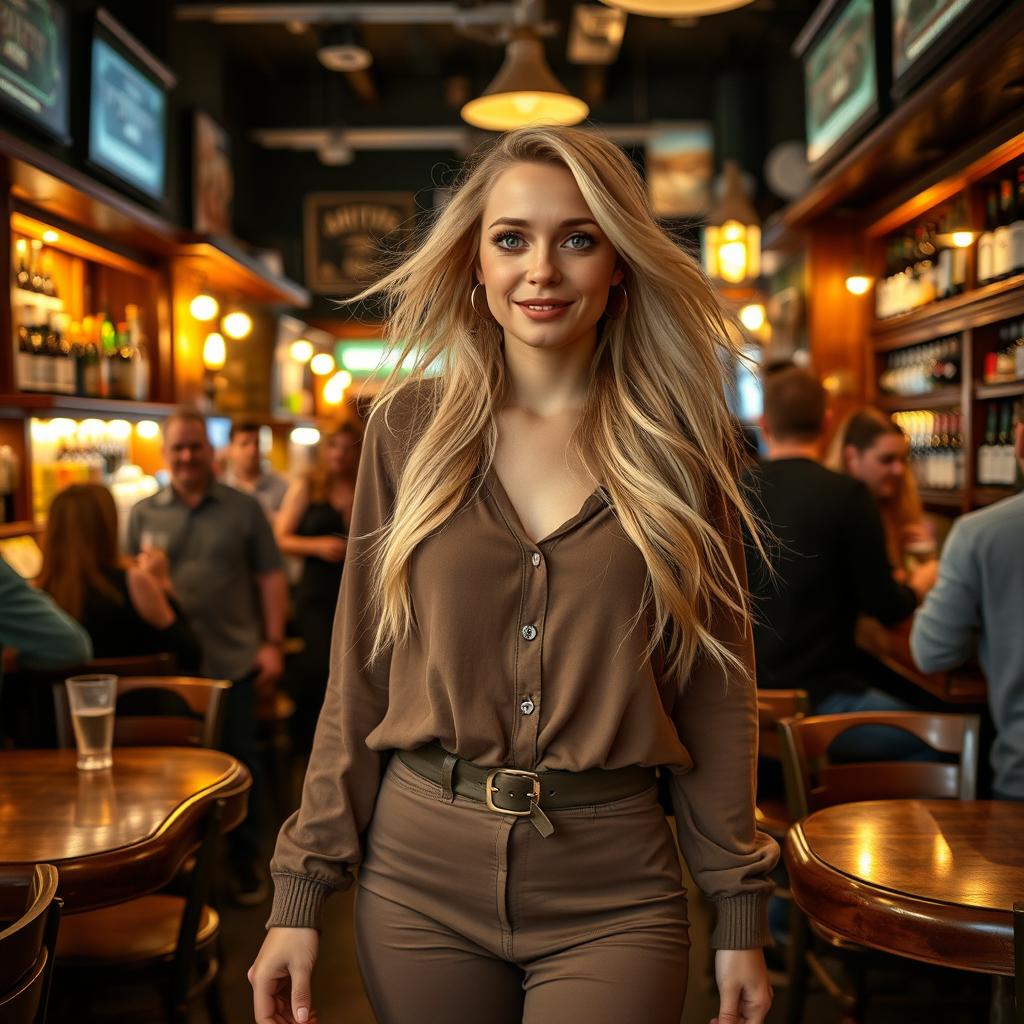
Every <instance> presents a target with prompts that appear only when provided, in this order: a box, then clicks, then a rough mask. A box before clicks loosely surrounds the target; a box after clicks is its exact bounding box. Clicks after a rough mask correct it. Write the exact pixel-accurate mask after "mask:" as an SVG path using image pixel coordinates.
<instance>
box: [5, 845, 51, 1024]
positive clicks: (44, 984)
mask: <svg viewBox="0 0 1024 1024" xmlns="http://www.w3.org/2000/svg"><path fill="white" fill-rule="evenodd" d="M60 906H61V903H60V900H59V899H58V898H57V869H56V868H55V867H53V866H52V865H51V864H37V865H35V867H33V868H30V869H28V870H25V869H20V868H13V867H5V868H0V1024H44V1022H45V1020H46V1011H47V1003H48V1000H49V994H50V976H51V974H52V969H53V951H54V945H55V943H56V939H57V928H58V924H59V921H60ZM6 922H10V923H9V924H6V927H4V924H5V923H6Z"/></svg>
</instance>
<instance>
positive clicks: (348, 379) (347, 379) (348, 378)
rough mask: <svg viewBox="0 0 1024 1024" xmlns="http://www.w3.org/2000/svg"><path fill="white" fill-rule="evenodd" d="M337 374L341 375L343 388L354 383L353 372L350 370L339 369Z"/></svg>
mask: <svg viewBox="0 0 1024 1024" xmlns="http://www.w3.org/2000/svg"><path fill="white" fill-rule="evenodd" d="M335 376H337V377H340V378H341V381H342V384H341V386H342V387H343V388H347V387H348V386H349V384H351V383H352V374H351V373H349V372H348V370H339V371H338V372H337V374H335Z"/></svg>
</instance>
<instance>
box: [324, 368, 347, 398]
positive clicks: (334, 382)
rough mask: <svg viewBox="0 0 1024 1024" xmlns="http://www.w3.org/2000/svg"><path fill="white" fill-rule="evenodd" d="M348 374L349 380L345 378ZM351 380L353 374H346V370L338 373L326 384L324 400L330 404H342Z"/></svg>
mask: <svg viewBox="0 0 1024 1024" xmlns="http://www.w3.org/2000/svg"><path fill="white" fill-rule="evenodd" d="M346 376H348V381H346V380H345V378H346ZM351 382H352V378H351V376H349V375H348V374H346V373H345V371H344V370H341V371H339V372H338V373H336V374H335V375H334V376H333V377H331V378H330V379H329V380H328V381H327V383H326V384H325V385H324V401H325V402H326V403H327V404H328V405H341V402H342V399H343V398H344V397H345V388H347V387H348V385H349V384H350V383H351Z"/></svg>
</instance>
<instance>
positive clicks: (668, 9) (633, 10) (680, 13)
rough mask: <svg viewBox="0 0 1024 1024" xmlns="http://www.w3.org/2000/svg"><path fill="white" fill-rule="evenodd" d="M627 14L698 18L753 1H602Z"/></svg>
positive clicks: (731, 9) (730, 9) (744, 5)
mask: <svg viewBox="0 0 1024 1024" xmlns="http://www.w3.org/2000/svg"><path fill="white" fill-rule="evenodd" d="M603 2H604V3H605V4H607V5H608V6H609V7H617V8H618V9H619V10H620V11H626V12H627V13H629V14H646V15H648V16H650V17H652V18H699V17H702V16H703V15H705V14H721V13H722V12H723V11H734V10H736V8H737V7H746V6H747V4H749V3H752V2H753V0H603Z"/></svg>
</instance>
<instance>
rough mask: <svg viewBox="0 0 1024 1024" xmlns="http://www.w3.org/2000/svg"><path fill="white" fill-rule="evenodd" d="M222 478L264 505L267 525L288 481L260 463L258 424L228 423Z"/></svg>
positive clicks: (271, 519) (283, 494)
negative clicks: (227, 442) (225, 460)
mask: <svg viewBox="0 0 1024 1024" xmlns="http://www.w3.org/2000/svg"><path fill="white" fill-rule="evenodd" d="M221 480H222V481H223V482H224V483H226V484H227V485H228V487H234V488H235V489H236V490H239V491H245V493H246V494H251V495H252V496H253V497H254V498H255V499H256V500H257V501H258V502H259V503H260V505H262V506H263V511H264V512H265V513H266V516H267V519H269V520H270V525H271V526H273V525H274V519H275V517H276V516H277V513H278V512H279V511H280V509H281V502H282V501H284V496H285V493H286V492H287V490H288V481H287V480H286V479H285V478H284V477H283V476H281V474H280V473H275V472H274V471H273V470H272V469H268V468H266V467H265V466H264V465H263V460H262V458H261V456H260V425H259V424H258V423H250V422H240V423H232V424H231V442H230V444H229V445H228V447H227V465H226V467H225V470H224V475H223V476H222V477H221Z"/></svg>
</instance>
